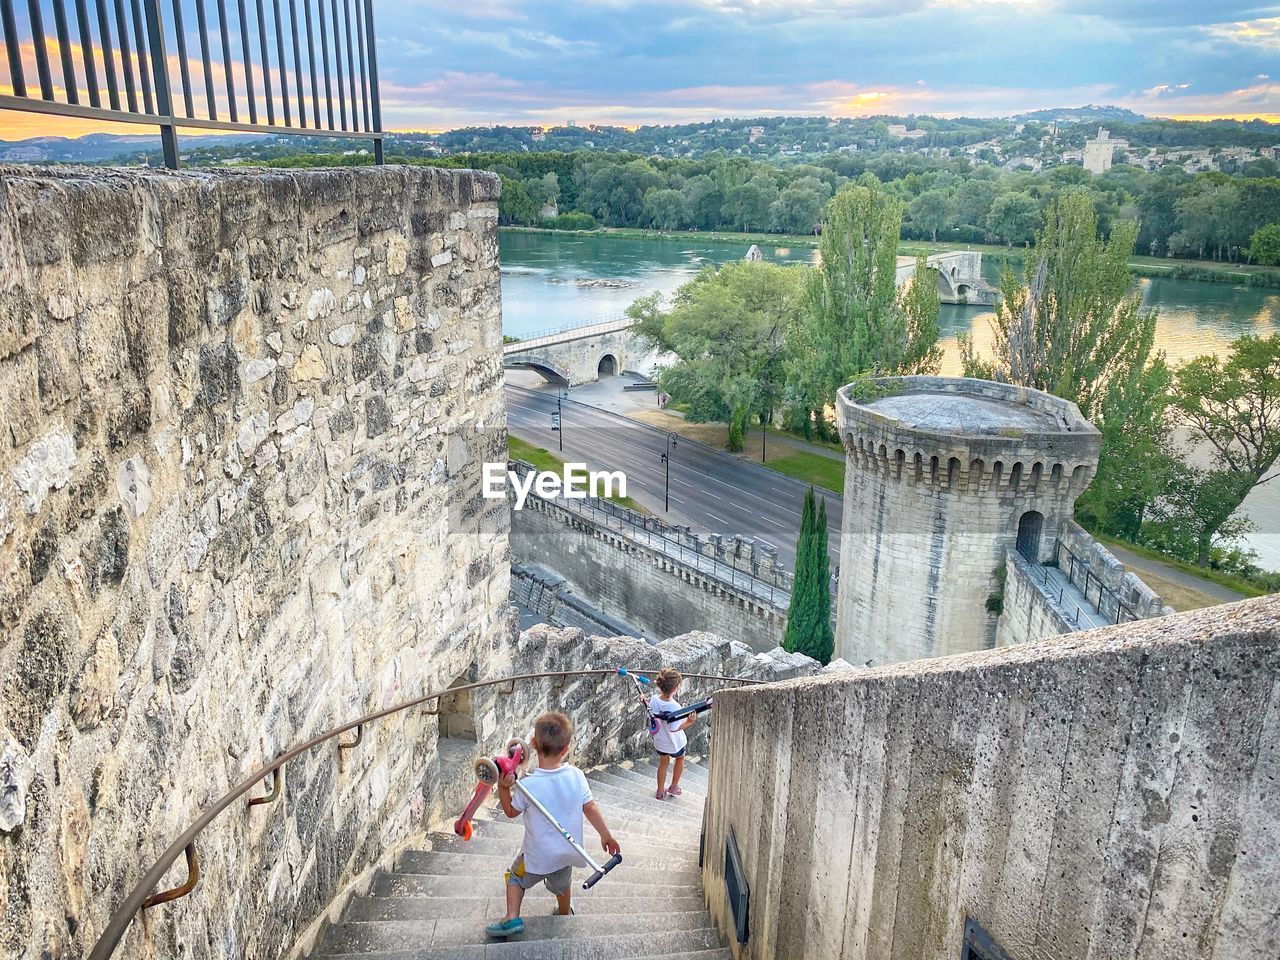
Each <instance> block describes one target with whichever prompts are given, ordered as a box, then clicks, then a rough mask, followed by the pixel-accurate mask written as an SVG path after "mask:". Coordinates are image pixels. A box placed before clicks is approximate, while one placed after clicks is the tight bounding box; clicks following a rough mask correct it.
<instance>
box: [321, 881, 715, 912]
mask: <svg viewBox="0 0 1280 960" xmlns="http://www.w3.org/2000/svg"><path fill="white" fill-rule="evenodd" d="M609 876H610V879H612V877H613V875H612V874H610V875H609ZM496 890H497V888H496V886H495V892H494V893H493V895H492V896H488V897H355V898H354V899H352V900H351V901H350V902H349V903H348V905H347V908H346V910H344V911H343V914H342V919H343V920H344V921H352V922H355V921H361V922H366V923H370V922H377V921H383V920H439V919H442V918H444V919H447V918H457V917H476V918H480V917H487V918H490V919H492V918H493V917H500V916H502V915H503V912H504V911H505V910H506V903H507V901H506V899H505V897H504V896H503V895H502V894H501V893H498V892H496ZM597 890H599V891H600V892H601V893H602V894H603V893H604V892H605V884H604V883H603V882H602V883H601V884H600V886H599V887H597V888H593V889H592V890H590V891H581V892H580V895H579V894H578V892H575V896H574V898H573V909H574V912H575V913H576V914H577V915H578V916H599V915H606V916H614V915H617V914H628V913H655V912H661V913H690V912H696V913H700V914H704V915H705V910H706V907H705V905H704V904H703V900H702V897H701V895H699V896H696V897H690V896H681V897H669V898H664V897H663V896H662V895H661V894H659V893H658V892H657V891H654V892H653V893H652V894H651V895H649V896H646V897H644V898H642V899H641V898H632V897H630V896H625V897H607V896H597ZM554 910H555V903H554V901H552V900H550V899H545V900H544V899H543V898H541V897H539V898H537V899H536V900H535V899H531V896H530V895H529V894H526V895H525V902H524V912H525V914H526V915H529V916H538V915H540V914H547V915H550V914H551V913H552V912H553V911H554Z"/></svg>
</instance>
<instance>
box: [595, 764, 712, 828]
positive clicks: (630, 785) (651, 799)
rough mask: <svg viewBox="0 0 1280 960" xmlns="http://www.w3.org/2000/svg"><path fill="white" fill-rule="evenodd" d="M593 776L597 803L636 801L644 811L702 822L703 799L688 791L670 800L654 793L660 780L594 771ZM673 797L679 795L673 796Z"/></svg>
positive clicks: (670, 817)
mask: <svg viewBox="0 0 1280 960" xmlns="http://www.w3.org/2000/svg"><path fill="white" fill-rule="evenodd" d="M592 776H593V779H591V780H590V781H588V782H589V783H590V784H591V793H592V795H593V796H594V797H595V799H596V802H598V803H603V802H605V801H606V800H610V801H613V802H615V803H622V804H632V803H634V804H637V805H638V809H640V810H643V811H644V812H645V813H653V814H656V815H658V816H661V817H666V818H669V819H678V820H681V821H685V820H687V821H692V822H694V823H699V824H700V823H702V802H701V800H698V799H694V798H692V797H689V796H688V795H686V796H683V797H680V798H679V802H678V803H672V804H667V803H666V802H665V801H663V800H658V799H657V798H656V797H655V796H654V793H655V792H656V791H657V789H658V785H657V783H654V782H650V783H645V784H640V783H636V782H635V781H633V780H623V779H622V778H621V777H616V776H612V775H601V776H600V777H599V778H598V779H597V778H595V775H594V774H593V775H592ZM672 799H673V800H674V799H676V798H674V797H673V798H672Z"/></svg>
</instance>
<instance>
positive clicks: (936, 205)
mask: <svg viewBox="0 0 1280 960" xmlns="http://www.w3.org/2000/svg"><path fill="white" fill-rule="evenodd" d="M907 214H908V215H909V216H910V217H911V226H913V227H914V228H915V229H916V230H918V231H920V232H921V233H925V234H928V235H929V239H930V240H935V241H936V240H937V239H938V231H939V230H942V229H945V228H946V227H949V226H950V225H951V221H952V217H953V216H954V215H955V204H954V203H952V201H951V196H950V194H948V193H947V192H946V191H945V190H926V191H924V193H922V194H920V195H919V196H917V197H916V198H915V199H914V200H912V201H911V203H910V204H909V205H908V206H907Z"/></svg>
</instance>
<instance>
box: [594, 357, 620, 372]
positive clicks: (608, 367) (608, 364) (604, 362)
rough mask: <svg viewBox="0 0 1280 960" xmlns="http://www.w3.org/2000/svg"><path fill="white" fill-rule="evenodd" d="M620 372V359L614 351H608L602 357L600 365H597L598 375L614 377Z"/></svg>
mask: <svg viewBox="0 0 1280 960" xmlns="http://www.w3.org/2000/svg"><path fill="white" fill-rule="evenodd" d="M617 372H618V361H617V359H616V358H615V357H614V355H613V354H612V353H606V354H605V355H604V356H603V357H601V358H600V365H599V366H597V367H596V375H597V376H600V377H612V376H614V375H615V374H616V373H617Z"/></svg>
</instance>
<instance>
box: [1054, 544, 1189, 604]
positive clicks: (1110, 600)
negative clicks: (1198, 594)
mask: <svg viewBox="0 0 1280 960" xmlns="http://www.w3.org/2000/svg"><path fill="white" fill-rule="evenodd" d="M1060 539H1061V541H1062V546H1063V548H1064V550H1062V551H1061V552H1060V553H1059V555H1058V566H1059V568H1060V569H1061V570H1062V571H1063V572H1064V573H1066V574H1067V575H1068V576H1069V577H1070V578H1071V582H1072V583H1074V584H1075V585H1076V586H1077V587H1079V588H1080V589H1081V590H1082V591H1084V592H1085V593H1086V594H1087V595H1088V597H1089V599H1090V600H1094V601H1095V602H1096V605H1097V606H1098V607H1099V608H1100V609H1102V611H1103V612H1104V613H1106V614H1107V615H1108V616H1111V617H1116V616H1117V613H1119V617H1118V619H1130V618H1132V619H1138V620H1141V619H1144V618H1146V617H1159V616H1163V615H1164V614H1166V613H1172V612H1173V611H1172V608H1170V607H1167V606H1165V603H1164V601H1163V600H1161V599H1160V595H1159V594H1157V593H1156V592H1155V591H1154V590H1152V589H1151V588H1150V587H1149V586H1147V585H1146V584H1145V583H1143V582H1142V580H1141V579H1140V578H1139V577H1138V575H1137V574H1136V573H1132V572H1129V571H1126V570H1125V568H1124V564H1123V563H1121V562H1120V561H1119V560H1117V559H1116V557H1115V554H1113V553H1112V552H1111V551H1110V550H1108V549H1107V548H1106V547H1104V546H1103V545H1102V544H1100V543H1098V541H1097V540H1095V539H1093V537H1091V536H1090V535H1089V531H1087V530H1085V528H1084V527H1082V526H1080V524H1078V523H1076V522H1075V521H1074V520H1068V521H1066V522H1065V523H1064V524H1063V525H1062V533H1061V535H1060ZM1068 551H1069V552H1070V555H1068ZM1073 558H1074V560H1073ZM1099 584H1101V585H1102V586H1103V587H1105V588H1106V589H1105V590H1102V591H1099V590H1098V586H1099ZM1119 604H1123V605H1124V610H1119Z"/></svg>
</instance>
